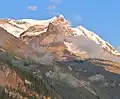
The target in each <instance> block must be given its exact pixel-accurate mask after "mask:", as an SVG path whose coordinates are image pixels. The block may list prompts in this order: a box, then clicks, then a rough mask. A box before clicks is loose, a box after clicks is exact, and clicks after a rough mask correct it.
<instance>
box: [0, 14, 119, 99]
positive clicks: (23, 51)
mask: <svg viewBox="0 0 120 99" xmlns="http://www.w3.org/2000/svg"><path fill="white" fill-rule="evenodd" d="M0 35H1V36H0V98H2V99H29V98H30V99H119V98H120V94H119V91H120V79H119V78H120V63H119V62H120V58H119V52H118V51H117V50H115V49H114V47H112V46H111V45H110V44H109V43H108V42H106V41H104V40H103V39H102V38H100V37H99V36H98V35H97V34H95V33H93V32H91V31H89V30H87V29H85V28H84V27H82V26H78V27H76V28H72V27H71V26H70V25H69V22H68V21H67V20H66V19H65V18H64V17H63V16H62V15H60V16H56V17H53V18H51V19H48V20H33V19H22V20H13V19H1V20H0Z"/></svg>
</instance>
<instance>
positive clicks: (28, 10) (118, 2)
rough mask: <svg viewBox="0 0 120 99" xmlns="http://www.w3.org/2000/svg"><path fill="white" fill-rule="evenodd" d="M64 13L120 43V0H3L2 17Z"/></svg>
mask: <svg viewBox="0 0 120 99" xmlns="http://www.w3.org/2000/svg"><path fill="white" fill-rule="evenodd" d="M58 14H63V15H64V16H65V18H66V19H68V20H69V21H70V23H71V24H72V25H73V26H77V25H83V26H84V27H86V28H88V29H90V30H92V31H94V32H96V33H97V34H99V35H100V36H101V37H102V38H103V39H105V40H107V41H109V42H110V43H111V44H113V45H114V46H115V47H118V46H120V0H1V2H0V18H15V19H22V18H34V19H48V18H50V17H53V16H55V15H58Z"/></svg>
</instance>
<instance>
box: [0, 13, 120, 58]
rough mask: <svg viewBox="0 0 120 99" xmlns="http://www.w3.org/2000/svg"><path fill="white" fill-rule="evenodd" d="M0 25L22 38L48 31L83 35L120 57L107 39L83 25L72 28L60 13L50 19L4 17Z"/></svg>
mask: <svg viewBox="0 0 120 99" xmlns="http://www.w3.org/2000/svg"><path fill="white" fill-rule="evenodd" d="M1 20H2V19H1ZM3 21H4V24H3ZM0 27H2V28H4V29H5V30H6V31H7V32H9V33H11V34H13V35H14V36H16V37H18V38H19V37H20V38H27V39H28V38H32V37H36V36H37V37H39V36H40V35H43V34H45V35H46V33H48V32H50V33H51V34H50V35H53V33H54V34H55V33H56V34H55V35H58V34H59V35H61V37H63V34H64V36H65V37H64V38H66V37H67V36H70V38H71V39H73V38H74V37H80V36H83V37H84V38H85V39H87V40H89V41H92V42H94V43H95V44H96V45H97V46H99V47H100V48H102V49H103V50H104V51H105V52H108V53H109V54H111V55H113V56H117V57H120V53H119V52H118V51H117V50H115V48H114V47H112V45H110V44H109V43H108V42H107V41H105V40H103V39H102V38H101V37H100V36H99V35H97V34H95V33H94V32H92V31H90V30H88V29H86V28H85V27H83V26H78V27H76V28H72V27H71V26H70V24H69V22H68V21H67V20H66V19H65V18H64V16H63V15H58V16H55V17H53V18H51V19H48V20H34V19H21V20H12V19H9V20H8V21H5V20H4V19H3V20H2V21H0ZM46 37H47V35H46ZM51 37H52V36H51ZM54 39H55V38H54ZM63 42H64V41H63ZM78 42H79V41H78ZM65 44H67V45H69V44H68V43H65ZM67 47H68V46H67ZM76 48H78V47H76Z"/></svg>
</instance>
